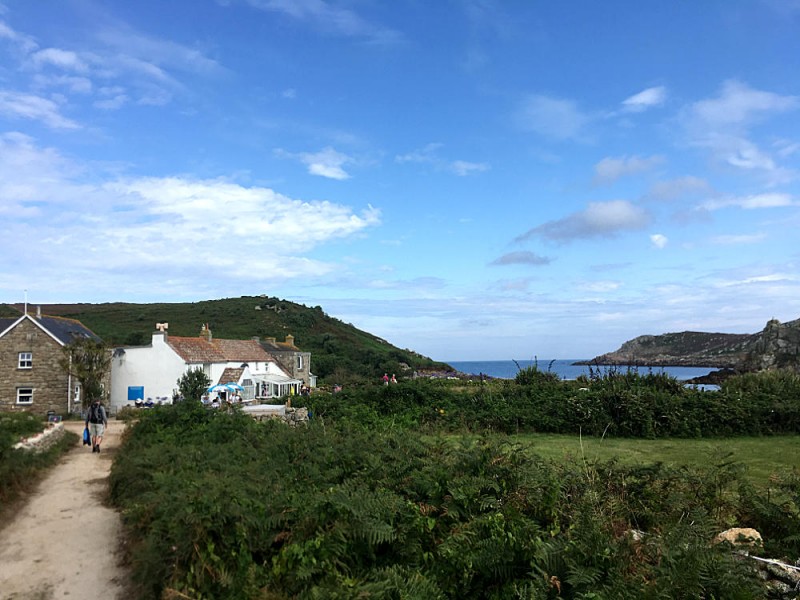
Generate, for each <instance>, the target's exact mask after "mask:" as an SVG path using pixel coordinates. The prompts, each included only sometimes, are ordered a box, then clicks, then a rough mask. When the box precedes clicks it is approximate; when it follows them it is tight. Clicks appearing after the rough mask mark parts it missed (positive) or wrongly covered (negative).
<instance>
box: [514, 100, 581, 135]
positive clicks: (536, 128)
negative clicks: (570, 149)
mask: <svg viewBox="0 0 800 600" xmlns="http://www.w3.org/2000/svg"><path fill="white" fill-rule="evenodd" d="M516 119H517V123H518V124H519V126H520V127H521V128H522V129H524V130H526V131H533V132H534V133H538V134H540V135H543V136H545V137H548V138H554V139H557V140H583V139H584V138H585V136H586V132H585V128H586V126H587V125H588V124H589V122H590V121H591V118H590V116H589V115H588V114H587V113H585V112H583V111H582V110H581V109H580V108H579V107H578V105H577V103H576V102H574V101H573V100H568V99H564V98H556V97H553V96H545V95H540V94H532V95H530V96H528V97H527V98H525V99H524V100H523V102H522V104H521V105H520V107H519V109H518V110H517V115H516Z"/></svg>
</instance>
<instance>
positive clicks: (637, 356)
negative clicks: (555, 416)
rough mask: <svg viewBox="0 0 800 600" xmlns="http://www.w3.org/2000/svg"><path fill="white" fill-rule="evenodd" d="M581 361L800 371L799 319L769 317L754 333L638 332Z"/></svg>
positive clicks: (601, 363)
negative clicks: (610, 349) (785, 320)
mask: <svg viewBox="0 0 800 600" xmlns="http://www.w3.org/2000/svg"><path fill="white" fill-rule="evenodd" d="M583 364H595V365H640V366H664V367H667V366H669V367H716V368H718V369H733V370H736V371H761V370H765V369H779V368H792V369H795V370H800V319H797V320H795V321H790V322H788V323H784V324H781V323H780V322H779V321H778V320H776V319H772V320H771V321H769V322H768V323H767V325H766V327H765V328H764V330H763V331H762V332H761V333H754V334H735V333H704V332H698V331H683V332H681V333H665V334H662V335H642V336H639V337H637V338H634V339H632V340H629V341H627V342H625V343H624V344H622V346H620V348H619V349H618V350H616V351H615V352H609V353H607V354H602V355H600V356H597V357H595V358H593V359H592V360H590V361H585V362H584V363H583Z"/></svg>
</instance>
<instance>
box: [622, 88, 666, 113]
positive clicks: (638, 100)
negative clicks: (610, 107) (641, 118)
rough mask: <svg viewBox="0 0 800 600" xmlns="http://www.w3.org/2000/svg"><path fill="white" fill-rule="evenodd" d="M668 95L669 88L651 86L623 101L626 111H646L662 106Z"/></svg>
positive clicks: (623, 107) (623, 108)
mask: <svg viewBox="0 0 800 600" xmlns="http://www.w3.org/2000/svg"><path fill="white" fill-rule="evenodd" d="M666 97H667V88H665V87H664V86H658V87H651V88H647V89H646V90H642V91H641V92H639V93H638V94H634V95H633V96H631V97H629V98H626V99H625V100H623V101H622V110H623V111H624V112H644V111H645V110H647V109H648V108H652V107H654V106H661V105H662V104H664V100H665V99H666Z"/></svg>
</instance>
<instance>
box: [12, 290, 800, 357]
mask: <svg viewBox="0 0 800 600" xmlns="http://www.w3.org/2000/svg"><path fill="white" fill-rule="evenodd" d="M262 296H269V295H268V294H248V295H245V296H238V297H252V298H258V297H262ZM228 298H232V297H230V296H229V297H221V298H204V299H198V300H194V301H186V300H182V301H168V300H162V301H149V302H128V301H124V300H112V301H108V302H88V301H76V302H28V312H29V314H30V311H31V308H32V307H33V308H35V307H46V306H60V305H61V306H63V305H72V304H74V305H81V304H90V305H97V304H134V305H139V304H143V305H147V304H187V303H192V302H195V303H196V302H214V301H219V300H226V299H228ZM233 298H235V297H233ZM281 300H284V301H287V302H293V303H295V304H301V305H304V306H306V307H307V308H308V307H310V306H318V305H309V304H305V303H301V302H298V301H296V300H292V299H289V298H281ZM3 304H6V305H7V306H11V307H12V308H14V309H17V310H19V311H20V312H22V311H23V310H24V301H23V302H4V303H3ZM319 306H321V305H319ZM321 308H322V310H323V311H324V312H325V314H327V315H329V316H331V317H333V318H336V319H339V320H341V321H343V322H347V321H345V319H343V318H341V317H337V316H336V315H332V314H331V313H330V312H328V311H327V310H326V308H325V306H321ZM34 312H35V311H34ZM772 318H774V317H770V318H767V319H765V320H764V322H763V324H762V325H761V326H760V327H758V328H757V329H756V330H753V331H742V332H728V331H699V330H691V331H695V332H699V333H721V334H733V333H735V334H745V335H751V334H756V333H759V332H761V331H763V329H764V326H765V325H766V324H767V323H768V322H769V321H770V320H771V319H772ZM798 318H800V317H795V318H791V319H787V320H786V321H783V320H780V319H778V320H779V321H780V322H781V323H786V322H791V321H795V320H798ZM351 324H352V323H351ZM353 325H354V326H355V327H357V328H358V329H360V330H361V331H364V332H366V333H369V334H371V335H376V336H378V337H380V338H382V339H385V340H386V341H387V342H389V343H390V344H392V345H393V346H395V347H398V348H406V349H408V350H412V351H414V352H417V353H419V354H421V355H423V356H427V357H428V358H430V359H432V360H434V361H437V362H443V363H447V364H450V363H451V362H501V361H509V362H513V361H514V360H517V361H518V362H523V361H524V362H528V363H530V362H533V361H535V360H537V358H536V357H537V356H538V354H535V355H533V356H532V357H531V358H523V359H520V358H516V359H514V358H505V357H502V358H462V359H456V360H451V359H442V358H438V357H437V356H434V355H432V354H428V353H426V352H423V351H421V350H420V349H418V348H415V347H413V346H400V345H398V344H396V343H395V342H393V341H392V340H391V339H388V338H387V337H385V336H383V335H380V334H378V333H376V332H374V331H370V330H369V329H365V328H364V327H360V326H358V325H356V324H353ZM684 331H690V330H684ZM669 333H682V331H662V332H659V333H650V332H641V333H637V334H635V335H633V336H631V337H630V338H627V339H624V340H621V341H620V342H619V343H618V344H617V345H616V346H614V347H606V348H605V349H602V350H600V351H598V352H594V353H592V354H591V355H588V356H584V357H573V356H565V355H561V356H557V357H555V358H554V357H553V356H552V355H551V356H548V357H547V358H544V359H541V358H540V359H538V360H539V361H540V362H545V361H546V362H549V361H551V360H562V361H580V360H592V359H593V358H595V357H597V356H601V355H603V354H607V353H610V352H615V351H616V350H618V349H619V348H620V347H621V346H622V344H623V343H625V342H627V341H630V340H633V339H635V338H637V337H640V336H643V335H664V334H669Z"/></svg>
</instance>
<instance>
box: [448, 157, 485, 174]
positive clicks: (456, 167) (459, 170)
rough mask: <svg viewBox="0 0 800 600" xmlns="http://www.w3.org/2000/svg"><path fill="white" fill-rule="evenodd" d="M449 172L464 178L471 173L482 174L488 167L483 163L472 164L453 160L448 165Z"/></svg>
mask: <svg viewBox="0 0 800 600" xmlns="http://www.w3.org/2000/svg"><path fill="white" fill-rule="evenodd" d="M449 168H450V170H451V171H452V172H453V173H455V174H456V175H458V176H459V177H465V176H467V175H471V174H472V173H482V172H484V171H488V170H489V165H487V164H485V163H473V162H467V161H465V160H454V161H453V162H451V163H450V165H449Z"/></svg>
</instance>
